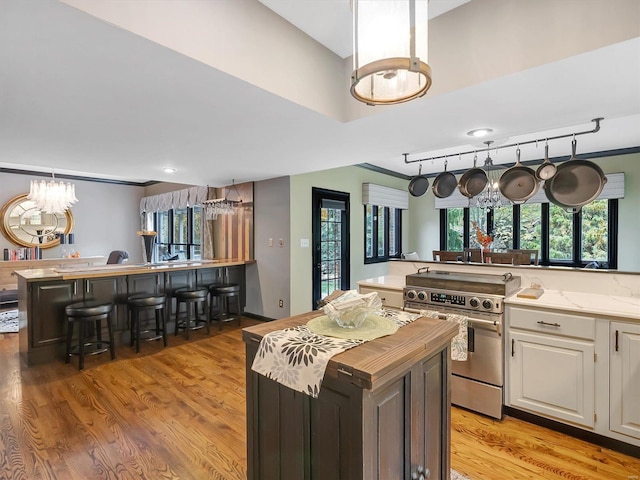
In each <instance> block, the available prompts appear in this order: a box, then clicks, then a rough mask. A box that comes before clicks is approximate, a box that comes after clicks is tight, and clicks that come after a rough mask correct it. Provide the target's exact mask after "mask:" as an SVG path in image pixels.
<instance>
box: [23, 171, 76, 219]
mask: <svg viewBox="0 0 640 480" xmlns="http://www.w3.org/2000/svg"><path fill="white" fill-rule="evenodd" d="M27 199H28V200H32V201H33V202H35V204H36V206H37V207H38V209H39V210H42V211H43V212H47V213H64V212H65V211H66V210H67V209H68V208H71V205H72V204H74V203H76V202H77V201H78V199H77V198H76V187H75V185H73V184H71V183H67V184H65V183H64V182H56V176H55V173H53V172H52V173H51V180H49V181H48V182H46V181H45V180H39V181H38V180H31V187H30V189H29V195H28V196H27Z"/></svg>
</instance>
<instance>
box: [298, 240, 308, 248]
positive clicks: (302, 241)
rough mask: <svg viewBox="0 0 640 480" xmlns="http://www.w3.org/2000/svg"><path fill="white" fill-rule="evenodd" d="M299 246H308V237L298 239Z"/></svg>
mask: <svg viewBox="0 0 640 480" xmlns="http://www.w3.org/2000/svg"><path fill="white" fill-rule="evenodd" d="M300 247H302V248H309V239H308V238H301V239H300Z"/></svg>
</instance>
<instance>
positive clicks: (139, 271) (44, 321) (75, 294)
mask: <svg viewBox="0 0 640 480" xmlns="http://www.w3.org/2000/svg"><path fill="white" fill-rule="evenodd" d="M246 263H248V262H247V261H244V260H202V261H184V262H180V261H178V262H166V263H155V264H126V263H125V264H118V265H98V266H74V265H69V266H61V267H59V268H42V269H37V268H33V269H29V270H17V271H16V272H15V274H16V276H17V277H18V319H19V325H20V327H19V328H20V331H19V345H20V354H21V356H22V358H23V360H24V361H25V362H26V363H27V364H28V365H33V364H36V363H46V362H50V361H53V360H55V359H57V358H60V359H62V358H64V348H65V339H66V336H65V332H66V321H65V313H64V309H65V306H66V305H69V304H71V303H75V302H81V301H83V300H89V299H93V300H97V301H100V302H111V303H113V305H114V310H113V313H112V322H113V327H114V333H115V336H116V343H123V342H124V341H125V340H126V339H128V335H129V331H128V311H127V298H128V297H129V296H130V295H134V294H137V293H166V294H170V293H171V292H173V291H174V290H175V289H177V288H181V287H196V286H206V285H209V284H211V283H215V282H220V281H222V280H225V281H230V282H233V283H238V284H239V285H240V288H241V306H242V307H244V306H245V304H246V302H245V264H246Z"/></svg>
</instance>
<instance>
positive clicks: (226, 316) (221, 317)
mask: <svg viewBox="0 0 640 480" xmlns="http://www.w3.org/2000/svg"><path fill="white" fill-rule="evenodd" d="M209 294H210V295H211V300H210V302H209V321H211V320H214V321H217V322H218V330H222V322H231V321H233V320H235V319H236V318H237V319H238V323H239V324H241V319H240V316H241V315H242V308H241V307H240V285H238V284H237V283H214V284H212V285H209ZM214 300H216V305H217V307H218V308H217V311H216V313H215V315H214V311H213V301H214ZM231 300H235V303H236V316H231V310H230V305H229V304H230V302H231Z"/></svg>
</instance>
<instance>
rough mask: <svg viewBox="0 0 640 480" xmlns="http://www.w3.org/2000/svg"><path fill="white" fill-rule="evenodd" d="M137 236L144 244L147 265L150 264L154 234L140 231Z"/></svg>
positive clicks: (148, 231)
mask: <svg viewBox="0 0 640 480" xmlns="http://www.w3.org/2000/svg"><path fill="white" fill-rule="evenodd" d="M138 235H140V236H141V237H142V242H143V244H144V254H145V260H146V262H147V263H151V261H152V260H153V244H154V243H155V239H156V232H154V231H150V230H141V231H139V232H138Z"/></svg>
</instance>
